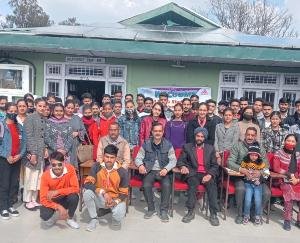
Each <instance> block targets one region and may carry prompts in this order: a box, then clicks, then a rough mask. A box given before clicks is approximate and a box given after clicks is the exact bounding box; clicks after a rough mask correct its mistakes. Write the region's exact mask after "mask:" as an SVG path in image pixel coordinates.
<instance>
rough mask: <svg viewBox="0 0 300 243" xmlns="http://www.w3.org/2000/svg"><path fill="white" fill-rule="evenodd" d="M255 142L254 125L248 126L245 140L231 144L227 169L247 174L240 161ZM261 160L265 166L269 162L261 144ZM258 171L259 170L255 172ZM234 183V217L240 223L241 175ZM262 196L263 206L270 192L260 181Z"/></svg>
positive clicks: (243, 192) (242, 189) (243, 189)
mask: <svg viewBox="0 0 300 243" xmlns="http://www.w3.org/2000/svg"><path fill="white" fill-rule="evenodd" d="M254 143H257V129H256V128H255V127H248V128H247V129H246V133H245V140H244V141H240V142H238V143H237V144H233V147H232V149H231V151H230V156H229V159H228V166H229V169H231V170H234V171H237V172H240V173H241V174H244V175H246V176H248V174H249V172H248V171H247V170H246V169H244V168H241V162H242V161H243V159H244V157H245V156H246V155H247V154H248V148H249V146H251V145H253V144H254ZM260 150H261V155H262V160H263V162H264V163H265V164H266V167H267V168H268V167H269V163H268V161H267V160H266V157H265V154H266V153H265V150H264V148H263V147H262V146H260ZM256 173H260V172H256ZM234 184H235V199H236V204H237V211H238V215H237V217H236V219H235V222H236V223H237V224H241V223H242V222H243V204H244V198H245V184H244V180H243V178H242V177H237V178H235V180H234ZM262 196H263V200H262V201H263V208H264V207H265V206H266V204H267V202H268V200H269V199H270V197H271V192H270V189H269V188H268V186H267V185H266V184H265V183H262Z"/></svg>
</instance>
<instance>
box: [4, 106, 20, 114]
mask: <svg viewBox="0 0 300 243" xmlns="http://www.w3.org/2000/svg"><path fill="white" fill-rule="evenodd" d="M17 112H18V109H17V106H14V105H13V106H11V107H9V108H8V110H7V111H6V113H8V114H17Z"/></svg>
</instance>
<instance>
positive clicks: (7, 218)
mask: <svg viewBox="0 0 300 243" xmlns="http://www.w3.org/2000/svg"><path fill="white" fill-rule="evenodd" d="M1 218H2V219H4V220H9V219H10V217H9V216H8V217H3V216H1Z"/></svg>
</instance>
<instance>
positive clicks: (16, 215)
mask: <svg viewBox="0 0 300 243" xmlns="http://www.w3.org/2000/svg"><path fill="white" fill-rule="evenodd" d="M10 215H11V216H12V217H15V218H17V217H19V216H20V214H10Z"/></svg>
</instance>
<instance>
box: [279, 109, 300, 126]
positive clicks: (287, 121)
mask: <svg viewBox="0 0 300 243" xmlns="http://www.w3.org/2000/svg"><path fill="white" fill-rule="evenodd" d="M298 120H300V114H298V113H297V112H295V113H294V115H291V116H288V117H287V118H285V119H284V122H283V123H284V124H287V125H289V126H293V125H295V124H296V123H297V122H298Z"/></svg>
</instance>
